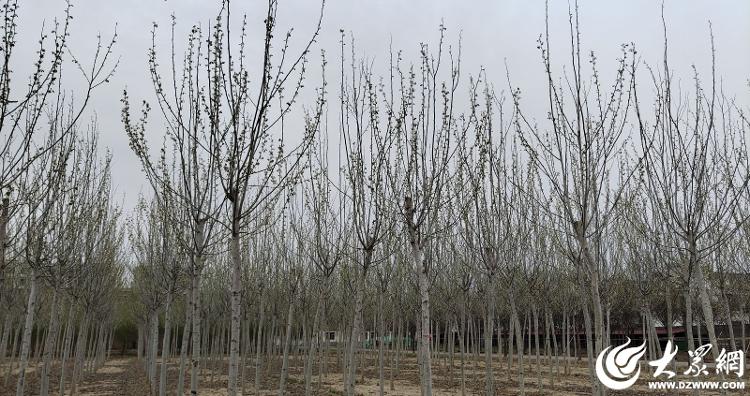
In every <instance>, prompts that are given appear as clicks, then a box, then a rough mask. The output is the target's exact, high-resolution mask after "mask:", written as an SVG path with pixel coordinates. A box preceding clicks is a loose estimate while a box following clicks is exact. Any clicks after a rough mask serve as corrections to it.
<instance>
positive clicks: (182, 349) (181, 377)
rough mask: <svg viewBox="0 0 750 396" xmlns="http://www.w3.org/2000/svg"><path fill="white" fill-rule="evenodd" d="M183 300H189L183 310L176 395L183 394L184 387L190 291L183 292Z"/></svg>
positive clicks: (190, 311) (189, 317)
mask: <svg viewBox="0 0 750 396" xmlns="http://www.w3.org/2000/svg"><path fill="white" fill-rule="evenodd" d="M185 301H191V302H190V304H189V307H188V309H186V310H185V325H184V326H183V327H182V343H181V344H180V373H179V375H178V379H177V395H179V396H182V395H184V394H185V393H184V389H185V363H186V361H187V350H188V346H189V345H190V325H191V322H192V320H191V316H192V314H193V309H192V305H193V303H192V296H191V295H190V293H187V294H185Z"/></svg>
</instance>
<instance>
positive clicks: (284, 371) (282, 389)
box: [279, 297, 294, 396]
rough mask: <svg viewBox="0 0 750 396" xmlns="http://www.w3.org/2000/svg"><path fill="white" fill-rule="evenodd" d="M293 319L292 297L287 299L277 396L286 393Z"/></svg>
mask: <svg viewBox="0 0 750 396" xmlns="http://www.w3.org/2000/svg"><path fill="white" fill-rule="evenodd" d="M293 319H294V298H293V297H290V299H289V310H288V312H287V318H286V337H285V338H284V357H283V360H282V363H281V379H280V380H279V396H285V395H286V380H287V377H288V375H289V346H290V345H291V344H292V320H293Z"/></svg>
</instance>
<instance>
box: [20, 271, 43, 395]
mask: <svg viewBox="0 0 750 396" xmlns="http://www.w3.org/2000/svg"><path fill="white" fill-rule="evenodd" d="M38 282H39V280H38V279H37V276H36V271H35V270H33V269H32V271H31V290H30V291H29V300H28V304H27V305H26V319H25V321H24V325H23V338H22V339H21V352H20V354H19V364H20V365H19V367H18V381H17V382H16V396H23V395H24V386H25V385H26V366H28V364H29V350H30V348H31V330H32V328H33V327H34V312H35V310H36V298H37V294H38V287H39V286H38Z"/></svg>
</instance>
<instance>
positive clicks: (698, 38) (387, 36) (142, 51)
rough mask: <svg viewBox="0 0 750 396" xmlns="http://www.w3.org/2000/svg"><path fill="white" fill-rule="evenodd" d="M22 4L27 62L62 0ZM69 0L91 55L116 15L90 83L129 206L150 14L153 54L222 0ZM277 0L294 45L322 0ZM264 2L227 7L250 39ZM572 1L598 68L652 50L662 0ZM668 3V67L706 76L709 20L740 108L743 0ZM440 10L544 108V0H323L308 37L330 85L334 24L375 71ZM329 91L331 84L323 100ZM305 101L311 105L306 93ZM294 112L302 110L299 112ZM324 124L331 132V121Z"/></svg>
mask: <svg viewBox="0 0 750 396" xmlns="http://www.w3.org/2000/svg"><path fill="white" fill-rule="evenodd" d="M19 3H20V6H21V9H20V21H19V22H20V29H19V30H20V40H19V44H20V45H19V49H18V53H17V62H19V63H18V66H17V67H24V66H26V65H29V64H30V63H31V61H32V55H33V51H34V50H35V49H36V47H35V45H36V41H37V40H38V38H39V34H38V32H39V29H40V27H41V23H42V21H45V20H46V23H47V24H48V25H49V24H50V22H51V20H52V19H53V18H54V17H55V16H60V15H61V13H62V10H63V7H64V2H63V1H61V0H21V1H19ZM73 3H74V5H75V7H74V9H73V15H74V17H75V19H74V26H73V29H72V37H71V43H72V44H71V46H72V47H73V48H74V50H75V53H76V55H78V56H79V57H80V58H82V59H88V58H90V57H91V54H92V51H93V49H94V48H95V40H96V39H95V37H96V34H97V33H102V34H103V35H104V36H109V35H111V33H112V32H113V30H114V25H115V23H117V24H118V32H119V34H120V38H119V42H118V44H117V46H116V49H115V51H116V54H117V55H118V56H120V57H121V60H120V66H119V68H118V70H117V74H116V76H115V77H114V78H113V79H112V81H111V83H110V84H109V85H107V86H105V87H103V88H101V89H99V90H98V91H97V92H96V93H95V97H94V101H93V102H92V105H91V107H90V109H91V110H92V111H95V112H96V114H97V116H98V122H99V125H100V130H101V142H102V144H103V145H104V146H107V147H109V148H110V149H111V151H112V152H113V157H114V158H113V176H114V181H115V184H116V185H117V192H118V195H119V196H120V197H122V196H123V195H124V196H125V198H124V201H125V206H126V210H127V209H129V207H131V206H132V204H133V203H134V202H135V199H136V197H137V194H138V192H139V191H143V190H147V188H146V187H145V186H144V184H143V177H142V175H141V171H140V166H139V165H138V162H137V160H136V158H135V156H134V155H133V154H132V153H131V151H130V149H129V148H128V145H127V139H126V136H125V134H124V131H123V129H122V126H121V123H120V110H121V104H120V98H121V93H122V90H123V88H125V87H126V86H127V87H128V90H129V92H130V95H131V100H133V102H136V103H137V102H139V101H140V99H146V100H148V101H150V102H151V103H153V102H154V101H153V92H152V91H153V90H152V88H151V85H150V82H149V79H148V74H147V72H148V69H147V64H146V60H147V57H146V51H147V49H148V47H149V45H150V41H151V34H150V30H151V26H152V22H157V23H159V24H160V29H159V39H160V41H159V44H161V47H162V48H163V49H164V51H163V52H162V56H166V55H167V52H168V50H169V47H168V45H169V41H168V40H169V29H168V27H169V23H170V14H172V13H174V14H175V15H176V17H177V21H178V42H179V43H182V42H184V37H186V35H185V34H180V32H186V31H187V30H189V28H190V26H191V25H192V24H197V23H200V24H202V25H203V26H204V27H205V26H209V25H210V24H212V20H213V17H214V16H215V15H216V13H217V12H218V10H219V7H220V1H219V0H215V1H214V0H200V1H199V0H166V1H160V0H73ZM280 3H281V5H280V9H279V28H280V29H279V30H280V31H282V30H286V29H287V28H288V27H290V26H294V27H295V35H294V37H296V38H297V40H295V42H296V43H297V44H300V43H301V41H302V40H303V38H305V37H306V34H307V33H308V32H310V31H311V30H312V28H313V26H314V22H315V18H316V17H317V15H318V8H319V3H318V2H317V1H314V0H281V1H280ZM264 4H265V2H264V1H249V0H245V1H240V0H235V1H234V4H233V14H234V15H240V14H243V13H247V15H248V21H249V22H250V25H251V27H252V30H251V32H252V33H253V34H254V35H253V34H251V40H252V37H259V36H258V34H257V33H259V30H258V29H259V28H261V27H262V21H263V15H264V14H263V12H264V11H263V10H264ZM468 4H471V6H468ZM579 4H580V8H581V12H580V16H581V23H582V33H583V46H584V47H585V48H586V49H587V50H594V51H596V53H597V57H598V59H599V65H600V70H601V72H602V75H603V77H604V78H607V77H608V76H610V75H611V72H612V71H613V65H614V61H615V59H616V57H617V56H618V55H619V48H620V44H622V43H628V42H634V43H635V44H636V46H637V47H638V49H639V53H640V55H641V56H642V58H643V60H644V61H646V62H648V63H650V64H652V65H656V64H657V63H658V62H660V61H661V54H662V49H663V47H662V44H663V42H662V26H661V18H660V12H661V10H660V8H661V2H660V1H655V0H629V1H598V0H581V1H580V3H579ZM665 6H666V11H665V15H666V20H667V24H668V37H669V39H670V61H671V66H672V68H673V70H674V72H675V73H676V74H677V75H678V76H679V77H680V78H681V79H682V80H683V81H688V82H689V81H690V79H691V78H692V74H691V68H690V66H691V64H695V65H696V66H697V68H698V71H699V72H701V73H702V74H703V75H704V76H705V77H708V75H709V73H710V46H709V33H708V21H709V20H710V21H711V22H712V23H713V30H714V36H715V39H716V48H717V51H718V53H717V55H718V56H717V67H718V74H719V75H720V76H721V78H722V79H723V83H724V87H725V91H727V93H728V94H730V95H731V96H736V97H737V100H738V101H739V102H740V103H742V104H744V106H745V108H747V107H748V105H750V87H748V79H749V78H750V1H746V0H734V1H730V0H715V1H709V0H703V1H701V0H679V1H678V0H667V1H665ZM567 7H568V2H567V1H559V0H550V27H551V35H552V42H553V45H555V44H556V47H555V51H554V52H553V55H558V58H557V59H558V60H559V61H562V60H563V59H562V58H561V57H560V56H559V55H562V54H564V52H565V51H567V48H568V47H567V44H568V26H567ZM441 19H442V20H443V21H444V22H445V25H446V27H447V28H448V30H447V32H446V35H447V38H448V41H449V42H451V43H455V42H456V41H457V39H458V35H459V32H461V35H462V37H463V59H462V65H463V71H464V73H465V74H466V75H468V74H476V73H477V72H478V70H479V68H480V67H481V66H484V67H485V68H486V69H487V72H488V76H489V78H490V80H491V81H493V82H494V83H495V85H496V87H497V89H498V90H501V89H503V88H505V87H506V85H507V84H506V83H505V81H506V80H505V73H506V70H505V66H504V64H505V62H507V65H508V69H509V70H508V71H509V73H510V75H511V77H512V80H513V83H514V84H515V85H518V86H520V87H521V88H523V90H524V101H525V102H526V103H527V104H529V105H530V106H531V109H530V111H534V107H535V106H537V107H536V108H537V109H538V110H539V111H537V112H536V113H535V114H534V116H535V117H537V118H543V117H544V113H543V110H542V108H543V107H541V106H538V105H539V104H541V103H543V102H544V100H546V97H545V81H544V75H543V69H542V65H541V62H540V58H539V53H538V50H537V49H536V39H537V38H538V36H539V34H540V33H542V32H543V31H544V2H543V1H541V0H539V1H530V0H508V1H490V0H482V1H471V2H469V1H451V0H409V1H404V0H380V1H376V0H328V1H327V2H326V9H325V16H324V20H323V31H322V36H321V38H320V40H319V41H318V47H317V48H324V49H325V50H326V51H327V53H328V58H329V68H330V70H329V73H328V75H329V83H330V84H331V87H335V86H336V85H335V84H336V73H337V72H336V70H335V68H336V64H337V63H336V62H335V61H336V57H337V54H338V53H339V49H338V41H339V29H344V30H345V31H346V32H347V34H349V33H352V34H353V35H354V37H355V38H356V41H357V47H358V49H359V51H358V52H359V55H362V56H367V57H368V58H374V60H375V62H376V63H377V62H378V61H379V62H380V65H381V66H382V67H383V68H381V69H380V70H387V66H386V62H387V61H388V44H389V41H390V40H392V41H393V47H394V49H403V50H404V54H405V58H406V59H407V60H410V61H413V60H416V56H417V55H418V49H419V47H418V45H419V43H420V42H427V43H431V44H435V43H436V42H437V37H438V34H437V27H438V26H439V24H440V22H441ZM256 41H257V40H256ZM317 53H318V50H317V49H316V50H314V52H313V54H317ZM316 61H317V58H316V57H312V58H311V62H312V63H313V64H315V62H316ZM553 62H554V61H553ZM556 63H560V62H556ZM26 67H28V66H26ZM384 68H386V69H384ZM17 70H18V69H17ZM21 70H22V69H21ZM319 81H320V79H319V77H318V74H317V73H316V72H315V69H314V68H311V73H310V74H309V79H308V82H307V84H306V86H307V87H308V88H310V89H312V88H313V87H314V86H317V84H318V83H319ZM605 81H606V80H605ZM642 81H643V84H642V85H641V86H642V89H644V90H645V89H648V90H651V86H650V85H647V84H645V83H646V82H647V81H646V80H645V79H643V80H642ZM464 82H466V80H465V81H464ZM72 85H75V84H72ZM73 88H74V87H73ZM306 97H307V98H309V96H306ZM335 98H336V96H335V90H334V89H332V90H331V96H330V99H331V100H335ZM303 99H304V98H303ZM303 102H304V100H303ZM307 102H308V103H307V104H308V105H310V104H312V102H311V101H309V100H308V101H307ZM647 107H648V106H647ZM152 114H153V115H154V117H152V122H151V127H152V128H151V131H150V133H151V135H150V136H149V139H150V141H152V142H155V143H156V144H160V142H161V138H160V131H159V130H158V126H159V123H158V118H157V117H156V115H157V113H156V112H154V113H152ZM295 114H296V116H297V117H298V118H300V120H301V118H302V112H301V111H298V112H296V113H295ZM332 126H333V125H332ZM331 131H332V133H335V128H332V129H331Z"/></svg>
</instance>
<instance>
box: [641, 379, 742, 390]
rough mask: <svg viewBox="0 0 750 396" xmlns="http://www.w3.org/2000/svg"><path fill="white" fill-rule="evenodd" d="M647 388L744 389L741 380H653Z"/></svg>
mask: <svg viewBox="0 0 750 396" xmlns="http://www.w3.org/2000/svg"><path fill="white" fill-rule="evenodd" d="M648 388H649V389H663V390H667V389H745V382H743V381H695V382H693V381H676V382H671V381H653V382H649V383H648Z"/></svg>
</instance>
